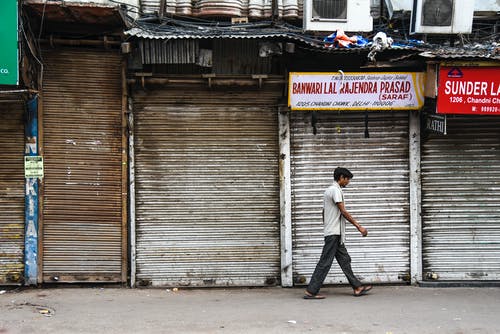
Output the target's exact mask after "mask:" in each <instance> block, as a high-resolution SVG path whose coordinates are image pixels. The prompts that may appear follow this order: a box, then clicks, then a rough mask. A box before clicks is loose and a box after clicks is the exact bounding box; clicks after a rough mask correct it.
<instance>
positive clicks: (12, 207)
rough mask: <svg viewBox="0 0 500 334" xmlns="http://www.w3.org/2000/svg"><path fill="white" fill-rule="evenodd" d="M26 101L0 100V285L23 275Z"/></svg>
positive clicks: (14, 281)
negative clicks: (24, 117) (24, 119)
mask: <svg viewBox="0 0 500 334" xmlns="http://www.w3.org/2000/svg"><path fill="white" fill-rule="evenodd" d="M23 114H24V103H23V102H22V101H19V102H2V101H0V285H2V284H11V283H14V284H16V283H21V282H22V279H23V277H24V274H23V271H24V264H23V263H24V262H23V258H24V160H23V157H24V124H23Z"/></svg>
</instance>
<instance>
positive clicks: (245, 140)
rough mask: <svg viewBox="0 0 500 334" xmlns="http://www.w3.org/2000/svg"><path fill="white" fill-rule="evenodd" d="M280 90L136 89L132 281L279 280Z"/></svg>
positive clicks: (246, 282)
mask: <svg viewBox="0 0 500 334" xmlns="http://www.w3.org/2000/svg"><path fill="white" fill-rule="evenodd" d="M279 95H280V91H279V90H278V89H275V90H273V89H270V88H268V89H267V90H258V91H233V90H231V89H227V90H224V91H217V90H210V89H208V87H207V86H206V85H205V86H197V85H193V86H185V87H176V88H169V89H167V88H164V89H158V90H153V91H149V92H142V91H140V92H136V93H135V96H134V101H135V103H134V118H135V126H134V127H135V132H134V133H135V153H136V154H135V166H136V168H135V177H136V178H135V185H136V225H137V228H136V235H137V241H136V244H137V258H136V261H137V281H138V284H152V285H173V286H178V285H186V286H225V285H230V286H237V285H274V284H277V283H279V273H280V269H279V264H280V249H279V236H280V232H279V184H278V183H279V179H278V167H277V166H278V125H277V118H278V117H277V108H276V103H277V99H278V98H279Z"/></svg>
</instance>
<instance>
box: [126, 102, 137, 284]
mask: <svg viewBox="0 0 500 334" xmlns="http://www.w3.org/2000/svg"><path fill="white" fill-rule="evenodd" d="M128 131H129V133H128V155H129V156H128V173H129V192H128V193H129V222H130V224H129V236H130V286H131V287H132V288H133V287H135V275H136V268H137V264H136V237H135V233H136V230H135V157H134V155H135V153H134V114H133V104H132V99H131V98H129V99H128Z"/></svg>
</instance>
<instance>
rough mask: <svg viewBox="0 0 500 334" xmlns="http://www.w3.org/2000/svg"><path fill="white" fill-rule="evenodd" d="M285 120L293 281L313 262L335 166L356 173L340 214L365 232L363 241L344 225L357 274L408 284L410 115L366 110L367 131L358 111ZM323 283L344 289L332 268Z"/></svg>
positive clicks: (335, 267)
mask: <svg viewBox="0 0 500 334" xmlns="http://www.w3.org/2000/svg"><path fill="white" fill-rule="evenodd" d="M291 116H292V121H291V159H292V161H291V168H292V177H291V179H292V230H293V240H292V244H293V272H294V282H295V283H296V284H301V283H306V282H308V280H309V279H310V278H311V275H312V272H313V271H314V267H315V266H316V263H317V261H318V260H319V257H320V254H321V250H322V247H323V224H322V207H323V193H324V191H325V189H326V188H327V187H328V186H329V185H330V184H332V183H333V182H334V180H333V170H334V169H335V168H336V167H338V166H342V167H346V168H348V169H349V170H351V171H352V173H353V174H354V178H353V179H352V181H351V183H350V184H349V186H348V187H347V188H346V189H345V190H344V195H345V200H346V208H347V210H348V211H349V212H350V213H352V215H353V217H354V218H355V219H356V220H358V221H359V223H360V224H361V225H363V226H365V227H366V228H367V229H368V231H369V234H368V237H367V238H362V237H361V235H360V234H359V232H358V231H357V230H356V229H355V228H354V227H353V226H352V225H350V224H348V226H347V241H346V245H347V249H348V250H349V253H350V255H351V257H352V261H353V262H352V266H353V270H354V272H355V274H356V275H358V276H359V278H360V279H362V280H364V281H366V282H377V283H382V282H384V283H389V282H401V280H402V279H406V278H409V265H410V259H409V254H410V253H409V252H410V233H409V231H410V222H409V220H410V218H409V155H408V153H409V151H408V145H409V144H408V143H409V140H408V113H407V112H370V113H369V117H368V127H367V128H366V127H365V118H364V114H363V113H360V112H316V114H315V116H314V119H313V117H312V116H313V115H312V114H311V112H292V115H291ZM313 124H314V125H315V126H314V127H315V129H316V130H314V127H313ZM366 130H368V135H369V138H366V136H365V131H366ZM314 131H316V134H314ZM325 282H326V283H346V278H345V276H344V275H343V273H342V271H341V270H340V267H339V266H338V265H335V264H334V265H333V266H332V270H331V271H330V274H329V275H328V276H327V278H326V281H325Z"/></svg>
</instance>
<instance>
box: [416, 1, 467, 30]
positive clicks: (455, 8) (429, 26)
mask: <svg viewBox="0 0 500 334" xmlns="http://www.w3.org/2000/svg"><path fill="white" fill-rule="evenodd" d="M473 16H474V1H471V0H413V11H412V12H411V31H410V32H411V33H412V34H414V33H419V34H470V33H471V31H472V18H473Z"/></svg>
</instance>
